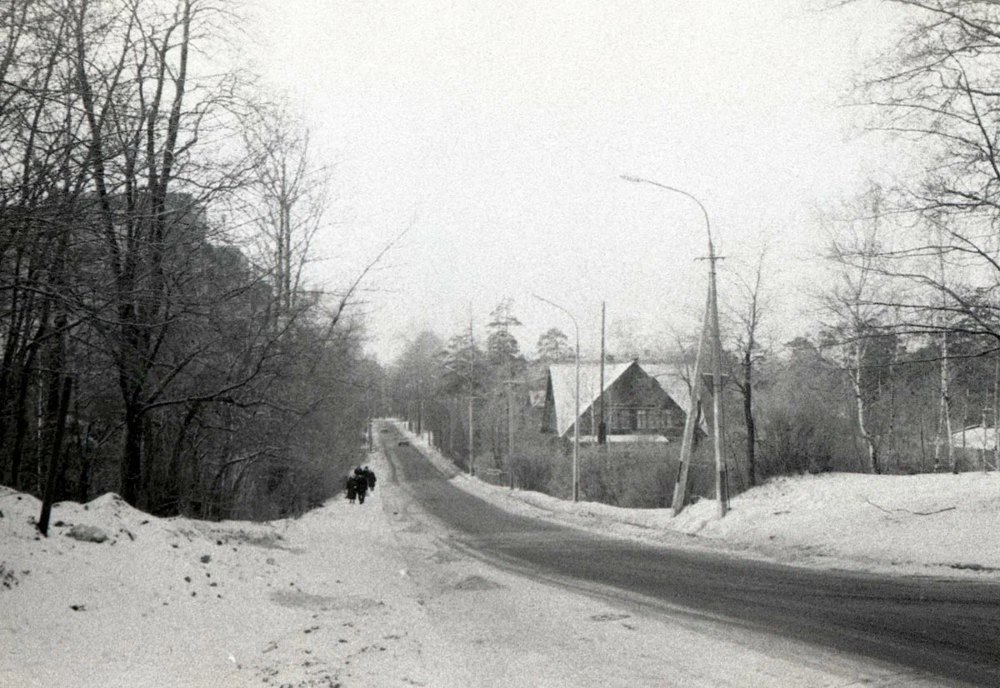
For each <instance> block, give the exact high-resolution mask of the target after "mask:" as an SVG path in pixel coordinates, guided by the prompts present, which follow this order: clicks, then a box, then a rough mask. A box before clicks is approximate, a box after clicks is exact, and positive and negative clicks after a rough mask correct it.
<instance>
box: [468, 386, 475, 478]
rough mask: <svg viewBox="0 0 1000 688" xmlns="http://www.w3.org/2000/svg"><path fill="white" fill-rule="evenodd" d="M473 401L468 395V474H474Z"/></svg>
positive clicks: (473, 398) (472, 397)
mask: <svg viewBox="0 0 1000 688" xmlns="http://www.w3.org/2000/svg"><path fill="white" fill-rule="evenodd" d="M474 401H475V397H474V396H471V395H470V396H469V475H474V474H475V469H474V468H473V463H474V462H475V460H476V451H475V443H476V432H475V426H473V424H472V404H473V402H474Z"/></svg>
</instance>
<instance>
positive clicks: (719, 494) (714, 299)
mask: <svg viewBox="0 0 1000 688" xmlns="http://www.w3.org/2000/svg"><path fill="white" fill-rule="evenodd" d="M720 259H721V258H720V257H719V256H716V255H715V246H714V245H713V244H712V240H711V238H710V239H709V240H708V263H709V271H710V276H711V280H710V284H709V287H708V288H709V300H710V301H711V304H712V415H713V418H712V434H713V435H714V437H713V442H712V444H714V445H715V498H716V499H717V500H718V501H719V518H722V517H723V516H725V515H726V511H727V509H728V501H729V489H728V488H729V485H728V483H727V482H726V460H725V457H724V455H723V451H722V449H723V447H722V444H723V441H724V439H725V423H724V421H723V418H722V413H723V411H722V338H721V336H720V335H719V299H718V291H717V289H716V280H715V261H717V260H720Z"/></svg>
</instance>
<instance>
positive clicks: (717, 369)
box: [621, 174, 726, 518]
mask: <svg viewBox="0 0 1000 688" xmlns="http://www.w3.org/2000/svg"><path fill="white" fill-rule="evenodd" d="M621 178H622V179H624V180H625V181H627V182H635V183H637V184H651V185H653V186H658V187H660V188H661V189H666V190H667V191H673V192H675V193H679V194H681V195H682V196H687V197H688V198H690V199H691V200H692V201H694V202H695V203H697V204H698V207H699V208H701V213H702V215H703V216H704V217H705V231H706V233H707V234H708V265H709V285H708V307H709V313H710V314H711V319H712V415H713V416H714V417H713V418H712V434H713V436H714V437H713V439H714V442H713V444H714V445H715V498H716V499H717V500H718V502H719V517H720V518H721V517H723V516H725V515H726V502H725V479H726V473H725V466H724V464H723V461H722V427H723V425H722V400H721V396H722V394H721V393H722V344H721V342H720V340H719V302H718V293H717V291H716V285H715V261H717V260H719V258H718V257H717V256H716V255H715V245H714V244H713V243H712V225H711V223H710V222H709V220H708V211H707V210H705V206H704V204H702V202H701V201H699V200H698V199H697V198H696V197H695V196H694V195H692V194H690V193H688V192H687V191H684V190H683V189H677V188H674V187H672V186H667V185H666V184H661V183H659V182H654V181H652V180H650V179H643V178H642V177H633V176H630V175H625V174H623V175H622V176H621ZM709 313H706V315H708V314H709ZM702 336H704V334H703V335H702ZM699 350H700V346H699ZM697 383H698V380H697V379H696V384H697ZM694 403H695V399H692V408H691V409H690V410H689V411H688V416H691V415H692V414H693V413H694ZM685 439H687V438H685ZM682 453H683V452H682ZM675 497H676V495H675ZM678 511H680V509H679V508H678V504H677V501H676V499H675V503H674V512H675V513H676V512H678Z"/></svg>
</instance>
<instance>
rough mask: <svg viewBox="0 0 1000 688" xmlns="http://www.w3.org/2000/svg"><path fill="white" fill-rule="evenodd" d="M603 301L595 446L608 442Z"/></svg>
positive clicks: (602, 305) (602, 303) (602, 302)
mask: <svg viewBox="0 0 1000 688" xmlns="http://www.w3.org/2000/svg"><path fill="white" fill-rule="evenodd" d="M604 305H605V304H604V301H601V403H600V408H601V419H600V420H599V421H598V422H597V444H598V445H604V444H605V443H607V441H608V426H607V424H605V422H604Z"/></svg>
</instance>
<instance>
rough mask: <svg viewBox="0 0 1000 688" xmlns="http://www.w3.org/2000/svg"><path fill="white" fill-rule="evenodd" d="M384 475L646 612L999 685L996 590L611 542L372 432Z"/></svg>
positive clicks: (486, 550)
mask: <svg viewBox="0 0 1000 688" xmlns="http://www.w3.org/2000/svg"><path fill="white" fill-rule="evenodd" d="M380 436H381V438H382V439H383V440H385V448H386V453H387V456H388V458H389V461H390V465H391V467H392V470H393V473H394V475H393V476H392V477H393V478H394V479H395V480H397V481H398V482H399V483H400V484H401V485H402V486H404V487H405V488H406V489H407V490H409V491H410V492H411V494H412V495H413V497H414V500H415V501H416V502H417V503H418V504H419V506H420V508H421V509H422V510H424V511H425V512H426V513H428V514H429V515H431V516H433V517H435V518H437V519H440V520H441V521H443V522H444V523H445V524H446V525H447V526H448V528H449V529H450V531H451V532H452V533H453V543H454V544H455V545H456V546H459V547H461V548H463V549H465V550H466V551H469V552H472V553H475V554H477V555H478V556H481V557H482V558H485V559H487V560H490V561H493V562H494V563H497V564H499V565H502V566H506V567H508V568H512V569H516V570H518V571H521V572H522V573H525V574H527V575H531V576H534V577H536V578H540V579H546V580H550V581H552V582H555V583H557V584H559V585H563V586H567V587H574V588H577V589H580V590H583V591H585V592H589V593H592V594H598V595H601V596H603V597H606V598H610V599H614V598H619V599H621V600H623V601H628V602H629V603H630V604H632V605H635V604H637V603H638V604H640V605H641V606H642V607H643V608H644V609H645V610H646V611H647V612H649V613H654V614H656V613H663V614H675V615H676V614H684V615H689V616H696V617H702V618H708V619H713V620H715V621H717V622H720V623H724V624H735V625H737V626H740V627H743V628H747V629H751V630H759V631H764V632H767V633H770V634H776V635H778V636H784V637H789V638H794V639H797V640H799V641H805V642H808V643H814V644H817V645H821V646H824V647H827V648H832V649H835V650H837V651H842V652H846V653H850V654H853V655H857V656H862V657H871V658H873V659H877V660H881V661H888V662H891V663H894V664H898V665H901V666H904V667H910V668H913V669H917V670H920V671H924V672H929V673H932V674H934V675H936V676H939V677H941V679H942V681H943V682H945V681H947V682H948V683H953V684H954V685H962V684H966V685H973V686H984V687H987V686H996V687H1000V586H996V585H992V584H986V583H977V582H975V581H970V582H966V581H955V580H946V579H932V578H916V577H885V576H877V575H869V574H862V573H852V572H842V571H820V570H813V569H802V568H795V567H790V566H782V565H776V564H768V563H762V562H757V561H748V560H743V559H736V558H730V557H726V556H723V555H718V554H713V553H705V552H695V551H690V550H684V549H672V548H668V547H662V546H654V545H645V544H640V543H636V542H632V541H625V540H617V539H611V538H606V537H601V536H599V535H594V534H590V533H586V532H583V531H579V530H575V529H571V528H566V527H562V526H559V525H557V524H552V523H546V522H540V521H538V520H536V519H530V518H525V517H521V516H517V515H513V514H510V513H508V512H505V511H503V510H501V509H498V508H497V507H495V506H493V505H491V504H489V503H487V502H485V501H483V500H481V499H479V498H478V497H475V496H473V495H471V494H469V493H467V492H465V491H463V490H460V489H458V488H457V487H455V486H454V485H452V484H450V483H449V482H448V480H447V478H446V476H445V475H444V474H442V473H441V471H439V470H438V469H437V468H436V467H435V466H434V465H433V464H432V463H431V462H430V461H429V460H428V459H427V458H426V457H424V456H423V455H422V454H421V453H420V452H419V451H417V450H416V449H415V448H413V447H409V446H397V442H396V439H397V438H398V435H397V434H396V431H395V430H389V432H383V433H382V434H381V435H380Z"/></svg>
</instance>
